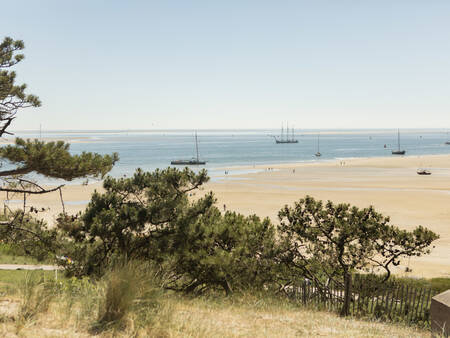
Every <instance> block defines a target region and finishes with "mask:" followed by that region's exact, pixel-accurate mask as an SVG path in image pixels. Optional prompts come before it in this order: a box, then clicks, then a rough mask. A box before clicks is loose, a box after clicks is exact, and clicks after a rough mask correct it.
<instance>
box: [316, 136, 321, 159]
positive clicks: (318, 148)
mask: <svg viewBox="0 0 450 338" xmlns="http://www.w3.org/2000/svg"><path fill="white" fill-rule="evenodd" d="M314 155H316V157H320V156H322V154H321V153H320V134H317V153H315V154H314Z"/></svg>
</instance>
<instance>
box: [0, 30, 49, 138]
mask: <svg viewBox="0 0 450 338" xmlns="http://www.w3.org/2000/svg"><path fill="white" fill-rule="evenodd" d="M24 48H25V45H24V43H23V41H21V40H13V39H11V38H9V37H6V38H4V39H3V41H2V42H1V43H0V137H1V136H3V134H4V133H7V132H6V129H7V128H8V127H9V125H10V124H11V122H12V120H14V118H15V115H16V113H17V110H18V109H20V108H26V107H38V106H40V105H41V102H40V101H39V98H38V97H37V96H34V95H28V94H26V93H25V90H26V85H25V84H22V85H16V84H15V80H16V73H15V72H13V71H9V70H7V69H8V68H10V67H12V66H14V65H16V64H17V63H18V62H20V61H22V60H23V59H24V55H23V54H18V53H17V52H18V51H20V50H22V49H24Z"/></svg>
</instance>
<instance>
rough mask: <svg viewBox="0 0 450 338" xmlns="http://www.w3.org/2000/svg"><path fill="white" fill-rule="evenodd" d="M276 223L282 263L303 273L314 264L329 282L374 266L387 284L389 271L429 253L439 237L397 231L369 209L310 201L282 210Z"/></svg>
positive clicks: (418, 230) (417, 231)
mask: <svg viewBox="0 0 450 338" xmlns="http://www.w3.org/2000/svg"><path fill="white" fill-rule="evenodd" d="M279 217H280V220H281V224H280V228H279V230H280V234H281V236H282V237H283V239H284V241H285V243H287V246H286V247H285V249H286V255H287V256H286V257H287V258H288V261H290V262H291V263H292V264H293V266H298V267H300V268H301V269H303V271H305V272H306V271H308V268H309V265H310V261H311V259H313V260H314V261H316V260H317V263H319V264H320V266H321V267H322V268H323V269H324V271H326V272H327V274H328V275H329V277H333V276H339V275H342V274H344V273H346V272H353V271H356V270H361V269H364V268H367V267H369V266H376V267H382V268H384V269H385V270H386V272H387V273H388V275H387V277H385V278H386V279H387V278H388V277H389V274H390V270H389V267H390V266H391V265H398V264H399V262H400V258H402V257H408V256H420V255H422V254H425V253H429V252H430V249H429V246H430V245H431V243H432V242H433V241H434V240H436V239H437V238H438V237H439V236H438V235H436V234H435V233H433V232H432V231H430V230H428V229H426V228H423V227H421V226H419V227H417V228H416V229H414V230H413V231H406V230H400V229H399V228H398V227H396V226H393V225H390V224H388V223H389V217H384V216H383V215H381V214H379V213H377V212H376V211H375V210H374V209H373V208H372V207H369V208H365V209H358V208H356V207H351V206H350V205H349V204H338V205H335V204H333V203H332V202H331V201H328V202H327V203H326V204H325V205H324V204H323V203H322V202H321V201H316V200H314V199H313V198H312V197H310V196H307V197H306V198H304V199H301V200H300V201H299V202H296V203H295V206H294V207H293V208H291V207H288V206H285V207H284V208H283V209H282V210H281V211H280V213H279ZM311 277H312V278H314V276H311Z"/></svg>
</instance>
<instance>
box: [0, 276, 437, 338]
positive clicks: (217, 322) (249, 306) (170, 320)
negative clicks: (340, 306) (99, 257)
mask: <svg viewBox="0 0 450 338" xmlns="http://www.w3.org/2000/svg"><path fill="white" fill-rule="evenodd" d="M14 275H15V276H14V278H9V279H8V278H5V279H4V281H3V284H0V285H1V288H0V292H1V293H2V296H1V297H0V336H2V337H16V336H20V337H61V336H64V337H88V336H92V335H94V334H97V336H100V337H112V336H115V337H129V336H138V337H147V336H150V337H299V336H301V337H316V336H325V337H385V336H390V337H423V336H429V333H428V332H427V331H423V330H419V329H416V328H413V327H406V326H402V325H398V324H397V325H394V324H386V323H377V322H369V321H363V320H355V319H342V318H340V317H338V316H337V315H335V314H332V313H327V312H321V311H316V310H313V309H306V308H304V307H299V306H297V305H296V304H293V303H290V302H287V301H286V300H285V299H283V298H276V297H269V296H267V295H263V294H261V295H255V294H244V295H234V296H231V297H223V296H220V295H217V296H214V297H213V296H209V297H197V298H189V297H184V296H180V295H177V294H173V293H169V294H168V293H163V292H161V290H158V289H157V288H147V287H146V288H144V289H142V290H143V291H144V292H143V293H142V294H144V293H145V294H146V295H147V296H146V298H145V302H143V300H144V298H139V297H137V298H136V299H134V300H133V301H132V302H131V303H129V304H128V305H127V304H125V303H121V305H119V308H121V307H122V308H123V309H125V311H124V313H125V314H124V316H123V318H122V319H121V320H120V321H117V323H113V324H112V325H110V326H104V327H103V329H102V330H101V331H96V329H95V328H96V327H98V323H99V318H101V317H104V314H103V315H102V311H104V309H105V307H104V304H105V300H106V299H107V298H108V297H112V301H113V302H116V303H117V302H120V301H123V299H121V298H126V295H125V296H124V294H122V296H121V297H120V296H117V295H119V294H121V292H122V291H126V290H124V289H123V290H121V289H120V287H121V286H119V288H118V287H117V285H113V289H110V290H109V291H111V290H112V291H114V292H113V293H109V295H110V296H108V295H107V294H108V287H111V284H107V283H102V282H99V283H96V284H92V283H78V282H75V283H73V281H71V280H64V279H63V280H59V281H58V283H56V284H55V283H53V284H52V285H53V286H52V288H53V287H55V286H56V287H57V290H59V291H57V292H55V290H56V289H52V288H47V287H43V286H44V284H42V277H43V276H45V278H46V279H47V282H46V283H48V280H49V279H50V278H49V277H50V276H48V275H44V274H42V272H39V273H37V274H36V275H35V276H38V277H39V279H36V278H34V277H33V278H34V279H33V278H30V274H29V273H27V272H25V271H16V272H14ZM33 280H34V281H35V282H32V281H33ZM36 281H37V282H36ZM11 283H14V285H12V284H11ZM33 283H34V284H33ZM5 285H8V287H7V288H5ZM108 285H109V286H108ZM142 290H141V291H142ZM111 295H112V296H111ZM105 297H106V298H105ZM109 302H110V303H111V299H110V300H109ZM140 302H143V303H142V304H140ZM106 303H108V301H107V300H106ZM102 309H103V310H102ZM96 325H97V326H96Z"/></svg>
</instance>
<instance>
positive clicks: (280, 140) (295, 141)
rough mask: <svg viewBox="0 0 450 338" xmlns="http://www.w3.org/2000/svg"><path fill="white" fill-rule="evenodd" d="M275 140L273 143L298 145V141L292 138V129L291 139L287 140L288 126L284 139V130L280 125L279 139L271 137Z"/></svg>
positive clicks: (287, 126)
mask: <svg viewBox="0 0 450 338" xmlns="http://www.w3.org/2000/svg"><path fill="white" fill-rule="evenodd" d="M273 138H274V139H275V143H277V144H278V143H298V140H296V139H295V138H294V128H292V137H291V138H289V125H288V124H287V125H286V138H284V129H283V125H281V135H280V138H277V137H276V136H274V137H273Z"/></svg>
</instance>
